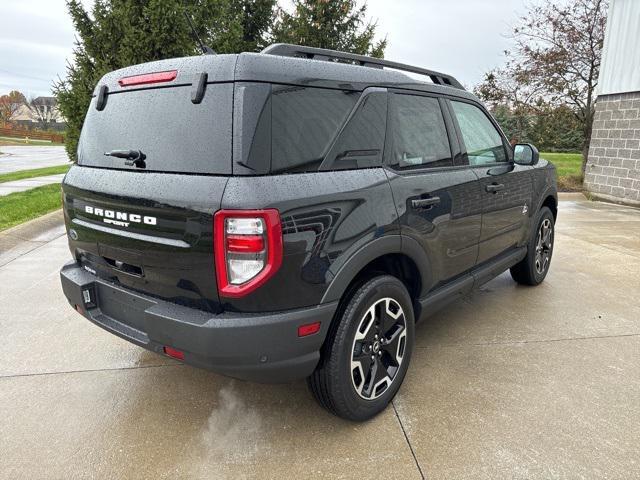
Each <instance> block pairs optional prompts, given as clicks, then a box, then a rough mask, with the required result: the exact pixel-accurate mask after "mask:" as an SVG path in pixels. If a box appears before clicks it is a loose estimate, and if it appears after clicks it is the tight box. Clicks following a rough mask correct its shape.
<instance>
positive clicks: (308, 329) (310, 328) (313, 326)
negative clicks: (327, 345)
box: [298, 322, 320, 337]
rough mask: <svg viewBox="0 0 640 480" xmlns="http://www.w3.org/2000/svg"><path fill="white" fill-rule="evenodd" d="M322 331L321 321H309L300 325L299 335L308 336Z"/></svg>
mask: <svg viewBox="0 0 640 480" xmlns="http://www.w3.org/2000/svg"><path fill="white" fill-rule="evenodd" d="M319 331H320V322H313V323H308V324H306V325H300V326H299V327H298V336H299V337H306V336H309V335H313V334H314V333H318V332H319Z"/></svg>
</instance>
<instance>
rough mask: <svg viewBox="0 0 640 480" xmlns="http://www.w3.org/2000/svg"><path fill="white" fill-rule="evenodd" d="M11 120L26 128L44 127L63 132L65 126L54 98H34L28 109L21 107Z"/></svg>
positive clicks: (24, 106)
mask: <svg viewBox="0 0 640 480" xmlns="http://www.w3.org/2000/svg"><path fill="white" fill-rule="evenodd" d="M12 120H13V121H14V122H15V123H17V124H18V125H23V126H26V127H35V126H43V125H46V127H47V128H50V129H54V130H63V129H64V128H65V126H66V121H65V119H64V117H63V116H62V114H61V113H60V110H58V102H57V101H56V99H55V97H37V98H34V99H33V100H32V101H31V102H30V106H29V107H28V106H27V105H21V106H20V108H19V109H18V111H17V112H16V114H15V115H14V116H13V119H12Z"/></svg>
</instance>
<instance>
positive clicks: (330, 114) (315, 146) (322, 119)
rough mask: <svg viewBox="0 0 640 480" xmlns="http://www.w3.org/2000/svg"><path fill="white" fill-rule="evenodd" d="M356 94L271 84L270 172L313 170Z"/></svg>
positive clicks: (344, 117) (345, 117)
mask: <svg viewBox="0 0 640 480" xmlns="http://www.w3.org/2000/svg"><path fill="white" fill-rule="evenodd" d="M358 96H359V94H358V93H354V92H349V91H342V90H327V89H320V88H305V87H280V86H275V85H274V87H273V92H272V94H271V109H272V110H271V112H272V113H271V129H272V131H271V133H272V137H271V172H273V173H280V172H288V171H291V172H302V171H314V170H317V168H318V166H319V165H320V163H321V162H322V160H323V159H324V157H325V155H326V154H327V151H328V150H329V147H330V146H331V144H332V143H333V140H334V138H335V136H336V135H337V133H338V131H339V130H340V128H341V127H342V125H343V123H344V122H345V120H346V119H347V116H348V115H349V113H350V112H351V110H352V109H353V107H354V106H355V104H356V101H357V100H358Z"/></svg>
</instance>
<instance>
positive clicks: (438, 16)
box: [0, 0, 525, 96]
mask: <svg viewBox="0 0 640 480" xmlns="http://www.w3.org/2000/svg"><path fill="white" fill-rule="evenodd" d="M84 3H85V5H90V4H91V0H85V1H84ZM524 4H525V0H368V5H369V15H370V16H371V17H373V18H374V19H377V20H378V31H379V33H380V34H381V35H387V37H388V40H389V46H388V48H387V51H386V54H385V56H386V58H388V59H391V60H395V61H399V62H404V63H410V64H414V65H418V66H422V67H426V68H431V69H434V70H440V71H443V72H446V73H450V74H452V75H454V76H455V77H457V78H458V80H460V81H461V82H462V83H464V84H465V85H467V86H472V85H475V84H476V83H478V82H479V81H480V80H481V79H482V74H483V73H484V72H485V71H487V70H489V69H491V68H493V67H495V66H497V65H499V64H500V63H501V62H502V52H503V51H504V50H505V49H506V48H509V40H508V39H507V38H505V34H507V33H509V31H510V30H511V26H512V25H513V22H514V21H515V20H516V18H517V17H518V14H520V15H521V14H523V13H524ZM0 12H1V13H2V19H3V22H2V29H0V94H3V93H7V92H8V91H10V90H14V89H17V90H20V91H22V92H23V93H25V94H26V95H27V96H38V95H50V92H51V83H52V82H53V80H54V79H56V78H57V76H58V75H60V76H64V74H65V65H66V60H67V59H69V58H70V57H71V50H72V48H73V41H74V30H73V26H72V25H71V21H70V19H69V17H68V15H67V12H66V7H65V2H64V0H2V6H1V7H0Z"/></svg>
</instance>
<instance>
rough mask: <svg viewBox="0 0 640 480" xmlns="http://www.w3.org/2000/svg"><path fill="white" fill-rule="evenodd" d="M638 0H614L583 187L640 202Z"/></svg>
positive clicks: (611, 197) (606, 196) (607, 196)
mask: <svg viewBox="0 0 640 480" xmlns="http://www.w3.org/2000/svg"><path fill="white" fill-rule="evenodd" d="M639 45H640V1H637V0H612V1H611V5H610V7H609V17H608V19H607V30H606V33H605V40H604V49H603V53H602V65H601V67H600V77H599V82H598V92H597V93H598V98H597V101H596V115H595V119H594V122H593V130H592V133H591V146H590V148H589V159H588V161H587V168H586V171H585V177H584V184H585V188H586V189H587V190H588V191H589V192H591V193H592V194H593V195H594V196H596V197H601V198H603V199H605V200H611V201H616V202H622V203H627V204H632V205H640V48H638V47H639Z"/></svg>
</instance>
